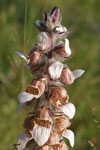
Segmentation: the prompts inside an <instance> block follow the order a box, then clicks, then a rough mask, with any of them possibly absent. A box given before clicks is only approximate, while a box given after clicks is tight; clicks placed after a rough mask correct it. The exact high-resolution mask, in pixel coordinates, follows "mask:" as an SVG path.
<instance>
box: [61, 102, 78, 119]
mask: <svg viewBox="0 0 100 150" xmlns="http://www.w3.org/2000/svg"><path fill="white" fill-rule="evenodd" d="M59 108H60V109H61V110H62V112H63V113H64V114H65V115H67V116H68V118H69V119H72V118H73V117H74V115H75V106H74V105H73V104H72V103H67V104H65V105H63V106H59Z"/></svg>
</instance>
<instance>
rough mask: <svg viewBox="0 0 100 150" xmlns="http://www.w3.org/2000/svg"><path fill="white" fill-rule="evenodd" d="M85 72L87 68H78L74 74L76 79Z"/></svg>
mask: <svg viewBox="0 0 100 150" xmlns="http://www.w3.org/2000/svg"><path fill="white" fill-rule="evenodd" d="M84 73H85V70H82V69H77V70H74V71H73V76H74V78H75V79H77V78H79V77H81V76H82V75H83V74H84Z"/></svg>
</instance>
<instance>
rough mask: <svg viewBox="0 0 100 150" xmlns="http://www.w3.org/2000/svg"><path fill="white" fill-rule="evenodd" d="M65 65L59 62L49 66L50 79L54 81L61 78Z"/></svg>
mask: <svg viewBox="0 0 100 150" xmlns="http://www.w3.org/2000/svg"><path fill="white" fill-rule="evenodd" d="M63 66H64V65H63V64H62V63H60V62H59V61H57V62H55V63H53V64H52V65H50V66H49V68H48V72H49V74H50V77H51V78H52V79H58V78H60V76H61V72H62V69H63Z"/></svg>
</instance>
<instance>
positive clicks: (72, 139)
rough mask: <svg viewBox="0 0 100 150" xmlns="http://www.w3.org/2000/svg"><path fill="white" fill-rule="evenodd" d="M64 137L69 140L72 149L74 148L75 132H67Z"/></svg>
mask: <svg viewBox="0 0 100 150" xmlns="http://www.w3.org/2000/svg"><path fill="white" fill-rule="evenodd" d="M62 136H63V137H65V138H67V139H68V140H69V142H70V145H71V146H72V147H73V146H74V133H73V131H71V130H65V131H64V133H63V135H62Z"/></svg>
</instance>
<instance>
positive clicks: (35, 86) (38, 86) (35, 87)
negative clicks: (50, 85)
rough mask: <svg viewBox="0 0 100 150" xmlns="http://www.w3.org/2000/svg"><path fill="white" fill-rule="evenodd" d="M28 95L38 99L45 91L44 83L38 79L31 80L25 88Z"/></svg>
mask: <svg viewBox="0 0 100 150" xmlns="http://www.w3.org/2000/svg"><path fill="white" fill-rule="evenodd" d="M27 91H28V93H30V94H34V95H38V96H39V97H40V96H41V95H42V94H43V93H44V91H45V82H44V81H43V80H41V78H40V79H33V80H32V82H31V84H30V85H29V86H28V88H27Z"/></svg>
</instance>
